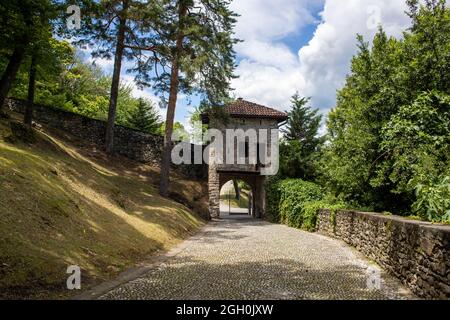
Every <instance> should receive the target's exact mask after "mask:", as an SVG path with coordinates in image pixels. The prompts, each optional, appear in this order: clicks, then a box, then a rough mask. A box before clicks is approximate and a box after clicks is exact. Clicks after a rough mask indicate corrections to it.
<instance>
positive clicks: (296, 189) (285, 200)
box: [266, 178, 344, 231]
mask: <svg viewBox="0 0 450 320" xmlns="http://www.w3.org/2000/svg"><path fill="white" fill-rule="evenodd" d="M266 188H267V189H266V190H267V201H268V203H267V216H268V219H269V220H270V221H272V222H281V223H284V224H286V225H288V226H290V227H294V228H302V229H305V230H308V231H313V230H314V229H315V227H316V223H317V214H318V212H319V209H322V208H327V209H331V210H336V209H342V208H344V205H343V204H342V203H337V204H336V200H335V199H331V198H329V197H327V196H325V195H324V192H323V190H322V188H321V187H320V186H318V185H317V184H315V183H312V182H307V181H303V180H300V179H288V180H279V179H277V178H272V179H271V180H269V181H268V184H267V187H266Z"/></svg>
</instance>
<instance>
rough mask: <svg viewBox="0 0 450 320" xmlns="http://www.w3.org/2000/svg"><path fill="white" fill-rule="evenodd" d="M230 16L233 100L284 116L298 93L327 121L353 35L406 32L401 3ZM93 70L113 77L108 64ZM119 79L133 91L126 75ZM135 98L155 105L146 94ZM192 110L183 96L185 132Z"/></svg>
mask: <svg viewBox="0 0 450 320" xmlns="http://www.w3.org/2000/svg"><path fill="white" fill-rule="evenodd" d="M231 8H232V10H234V11H235V12H237V13H238V14H239V15H240V17H239V18H238V23H237V25H236V29H235V31H236V37H238V38H240V39H242V40H243V42H242V43H239V44H238V45H237V46H236V48H235V49H236V52H237V60H236V63H237V68H236V75H238V78H237V79H235V80H233V81H232V87H233V88H235V90H234V92H233V95H234V96H236V97H243V98H244V99H247V100H250V101H253V102H257V103H260V104H263V105H267V106H270V107H273V108H276V109H279V110H287V109H289V100H290V97H291V96H292V95H293V94H294V93H295V92H297V91H298V92H299V93H300V94H301V95H303V96H308V97H311V104H312V106H314V107H317V108H320V109H321V111H322V112H323V114H325V115H326V114H327V112H328V111H329V110H330V109H331V108H332V107H334V105H335V97H336V90H338V89H339V88H341V87H342V85H343V83H344V81H345V76H346V74H348V72H349V69H350V60H351V57H352V56H353V55H354V54H355V52H356V34H357V33H359V34H362V35H363V36H364V37H365V38H366V39H371V38H372V37H373V35H374V34H375V32H376V30H377V27H378V25H382V26H383V27H384V29H385V30H386V31H387V33H388V34H389V35H393V36H396V37H400V36H401V34H402V33H401V32H402V30H405V29H406V28H407V27H408V26H409V20H408V18H407V17H406V15H405V14H404V11H405V10H406V5H405V1H404V0H345V1H344V0H234V1H233V2H232V4H231ZM97 64H99V65H100V66H102V67H103V68H104V70H105V71H107V72H110V71H111V69H112V61H97ZM124 69H125V68H124ZM122 74H123V76H122V78H123V80H124V81H127V82H129V83H132V79H133V77H132V76H131V75H129V74H126V73H125V70H124V71H123V73H122ZM134 94H135V95H136V96H143V97H146V98H149V99H152V100H154V101H155V102H157V101H158V98H157V97H155V95H154V94H153V92H151V90H150V89H146V90H145V91H140V90H138V89H137V88H136V89H135V90H134ZM196 102H197V101H196V99H195V98H194V99H193V104H192V105H191V106H189V105H188V102H187V99H186V97H183V96H180V97H179V102H178V104H177V111H176V116H175V118H176V121H179V122H181V123H183V124H187V122H188V117H189V114H190V112H191V111H192V108H193V106H195V104H196ZM160 111H161V115H162V117H163V118H164V114H165V110H164V109H161V110H160Z"/></svg>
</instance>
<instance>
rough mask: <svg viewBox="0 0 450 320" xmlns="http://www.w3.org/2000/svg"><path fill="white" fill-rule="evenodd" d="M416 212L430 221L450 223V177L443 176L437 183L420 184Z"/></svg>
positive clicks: (414, 205)
mask: <svg viewBox="0 0 450 320" xmlns="http://www.w3.org/2000/svg"><path fill="white" fill-rule="evenodd" d="M416 197H417V201H416V202H415V203H414V204H413V210H414V212H415V213H416V214H417V215H418V216H419V217H421V218H422V219H426V220H428V221H433V222H445V223H450V177H449V176H443V177H442V178H441V179H439V180H438V181H437V182H436V183H430V182H428V183H418V184H417V185H416Z"/></svg>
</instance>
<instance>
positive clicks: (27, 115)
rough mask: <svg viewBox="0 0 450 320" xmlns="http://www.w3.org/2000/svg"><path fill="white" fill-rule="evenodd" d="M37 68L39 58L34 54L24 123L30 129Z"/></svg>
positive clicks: (29, 76) (29, 75)
mask: <svg viewBox="0 0 450 320" xmlns="http://www.w3.org/2000/svg"><path fill="white" fill-rule="evenodd" d="M36 67H37V57H36V54H33V55H32V56H31V65H30V71H29V74H28V99H27V108H26V110H25V117H24V119H23V122H24V123H25V124H26V125H28V126H30V127H31V123H32V121H33V104H34V91H35V88H36Z"/></svg>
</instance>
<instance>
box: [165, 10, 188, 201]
mask: <svg viewBox="0 0 450 320" xmlns="http://www.w3.org/2000/svg"><path fill="white" fill-rule="evenodd" d="M180 2H181V1H180ZM186 14H187V7H186V6H185V5H184V4H183V3H180V8H179V11H178V18H179V32H178V35H177V40H176V50H175V54H174V57H173V59H172V70H171V73H170V92H169V102H168V104H167V116H166V130H165V133H164V149H163V156H162V162H161V174H160V184H159V193H160V194H161V195H162V196H163V197H167V196H168V195H169V174H170V154H171V150H172V131H173V121H174V118H175V108H176V106H177V95H178V87H179V84H180V78H179V64H178V63H179V61H178V60H179V58H180V53H181V51H182V50H183V39H184V32H183V26H182V21H183V20H184V17H185V16H186Z"/></svg>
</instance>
